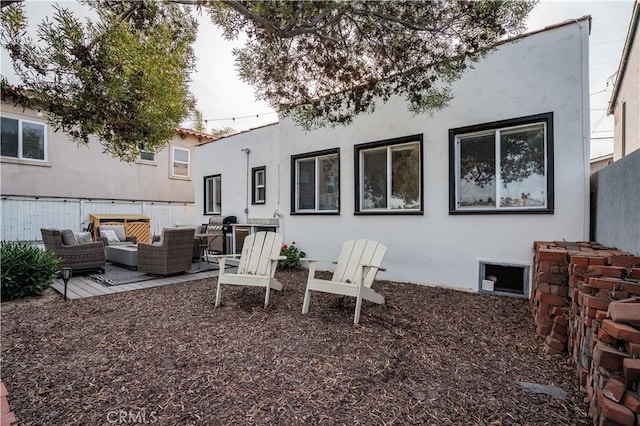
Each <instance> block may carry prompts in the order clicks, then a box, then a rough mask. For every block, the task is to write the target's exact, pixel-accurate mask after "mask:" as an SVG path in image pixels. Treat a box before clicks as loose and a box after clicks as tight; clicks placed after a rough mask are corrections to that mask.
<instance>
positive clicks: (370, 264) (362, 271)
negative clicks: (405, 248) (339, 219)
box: [300, 240, 387, 324]
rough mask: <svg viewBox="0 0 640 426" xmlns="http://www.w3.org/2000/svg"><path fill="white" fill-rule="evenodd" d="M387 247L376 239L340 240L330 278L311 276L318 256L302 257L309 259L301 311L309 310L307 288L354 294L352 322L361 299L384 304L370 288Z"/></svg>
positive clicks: (313, 273)
mask: <svg viewBox="0 0 640 426" xmlns="http://www.w3.org/2000/svg"><path fill="white" fill-rule="evenodd" d="M386 252H387V248H386V247H385V246H383V245H382V244H380V243H379V242H377V241H372V240H350V241H347V242H346V243H344V245H343V246H342V251H341V252H340V257H339V258H338V261H337V262H333V263H336V269H335V271H334V272H333V278H331V280H321V279H317V278H316V277H315V273H316V263H317V262H320V261H319V260H314V259H306V258H304V259H300V260H306V261H307V262H308V263H309V277H308V279H307V289H306V291H305V293H304V302H303V304H302V313H303V314H306V313H308V312H309V305H310V304H311V292H312V291H320V292H324V293H333V294H338V295H342V296H350V297H355V298H356V312H355V316H354V318H353V323H354V324H358V322H360V308H361V307H362V300H363V299H364V300H369V301H370V302H373V303H378V304H381V305H382V304H384V297H382V295H380V294H378V293H376V292H375V291H373V290H372V289H371V285H372V284H373V280H374V279H375V277H376V274H377V273H378V271H385V269H384V268H382V267H381V266H380V265H381V264H382V259H383V258H384V255H385V253H386Z"/></svg>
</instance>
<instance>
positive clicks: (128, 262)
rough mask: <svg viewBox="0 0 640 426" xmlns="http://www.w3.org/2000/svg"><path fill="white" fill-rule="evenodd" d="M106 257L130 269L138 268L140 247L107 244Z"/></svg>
mask: <svg viewBox="0 0 640 426" xmlns="http://www.w3.org/2000/svg"><path fill="white" fill-rule="evenodd" d="M106 259H107V260H108V261H109V262H111V263H117V264H119V265H123V266H125V267H127V268H129V269H133V270H135V269H138V247H137V246H134V245H130V246H107V251H106Z"/></svg>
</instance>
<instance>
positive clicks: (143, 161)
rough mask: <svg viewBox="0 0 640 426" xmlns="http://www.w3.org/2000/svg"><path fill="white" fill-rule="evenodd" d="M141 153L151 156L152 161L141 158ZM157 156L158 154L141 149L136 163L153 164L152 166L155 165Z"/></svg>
mask: <svg viewBox="0 0 640 426" xmlns="http://www.w3.org/2000/svg"><path fill="white" fill-rule="evenodd" d="M143 152H144V153H147V154H151V155H153V159H151V160H149V159H146V158H142V153H143ZM157 156H158V154H157V153H155V152H153V151H147V150H146V149H141V150H140V152H138V161H139V162H141V163H153V164H155V162H156V160H157Z"/></svg>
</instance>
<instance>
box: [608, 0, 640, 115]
mask: <svg viewBox="0 0 640 426" xmlns="http://www.w3.org/2000/svg"><path fill="white" fill-rule="evenodd" d="M639 23H640V1H638V0H636V1H635V2H634V3H633V12H632V13H631V22H629V31H628V32H627V38H626V40H625V42H624V48H623V49H622V55H620V64H619V65H618V70H617V71H616V80H615V83H613V92H612V93H611V99H609V105H608V106H607V116H609V115H611V114H613V111H614V110H615V106H616V100H617V98H618V92H619V91H620V84H619V83H620V82H621V80H622V76H623V75H624V72H625V71H626V69H627V62H628V61H629V55H630V53H631V47H632V46H633V41H634V39H635V36H636V30H637V28H638V25H639ZM639 42H640V41H639Z"/></svg>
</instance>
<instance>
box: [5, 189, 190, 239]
mask: <svg viewBox="0 0 640 426" xmlns="http://www.w3.org/2000/svg"><path fill="white" fill-rule="evenodd" d="M0 205H1V206H2V235H1V236H0V238H1V239H2V240H8V241H41V240H42V235H41V234H40V228H68V229H71V230H73V231H76V232H78V231H82V229H83V228H86V226H87V225H88V223H89V215H90V214H143V215H146V216H149V218H150V220H151V232H152V233H154V234H160V233H161V231H162V228H164V227H170V226H174V225H190V226H193V225H194V224H195V223H196V222H195V215H194V213H195V209H194V205H193V204H192V203H174V204H167V203H155V202H154V203H145V202H126V201H118V200H114V201H109V200H102V201H93V200H91V201H90V200H78V199H55V198H52V199H46V198H45V199H42V198H39V199H36V198H22V197H6V198H3V199H2V202H1V204H0Z"/></svg>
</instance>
